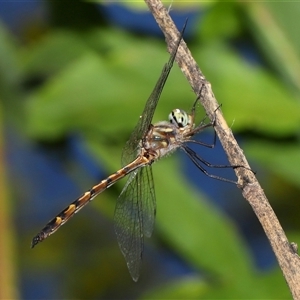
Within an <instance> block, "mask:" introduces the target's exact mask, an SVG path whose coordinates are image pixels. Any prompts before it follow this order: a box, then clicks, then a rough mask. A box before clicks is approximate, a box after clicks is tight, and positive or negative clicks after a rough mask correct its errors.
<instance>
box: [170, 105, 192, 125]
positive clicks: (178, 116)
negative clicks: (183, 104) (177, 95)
mask: <svg viewBox="0 0 300 300" xmlns="http://www.w3.org/2000/svg"><path fill="white" fill-rule="evenodd" d="M169 121H170V123H171V124H174V125H175V126H177V127H178V128H184V127H186V126H190V125H191V124H192V118H191V116H190V115H188V114H187V113H186V112H185V111H184V110H182V109H178V108H176V109H173V110H172V112H171V113H170V114H169Z"/></svg>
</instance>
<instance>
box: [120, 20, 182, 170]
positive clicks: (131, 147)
mask: <svg viewBox="0 0 300 300" xmlns="http://www.w3.org/2000/svg"><path fill="white" fill-rule="evenodd" d="M185 26H186V24H185V25H184V27H183V29H182V31H181V33H180V36H179V39H178V41H177V42H176V45H175V47H174V49H173V51H172V53H171V55H170V58H169V61H168V62H167V63H166V64H165V65H164V67H163V69H162V72H161V74H160V77H159V79H158V81H157V82H156V85H155V87H154V89H153V91H152V93H151V94H150V97H149V98H148V100H147V102H146V105H145V107H144V110H143V113H142V115H141V117H140V119H139V121H138V123H137V125H136V126H135V128H134V130H133V132H132V133H131V135H130V138H129V140H128V141H127V143H126V144H125V146H124V149H123V153H122V165H123V166H125V165H127V164H128V163H130V162H131V161H132V160H133V159H135V158H136V155H137V149H138V146H139V142H140V140H141V139H142V138H143V137H144V136H145V133H146V131H147V130H148V129H149V125H150V123H151V121H152V118H153V115H154V112H155V109H156V106H157V103H158V100H159V98H160V95H161V93H162V90H163V88H164V86H165V83H166V81H167V78H168V76H169V73H170V71H171V69H172V66H173V63H174V60H175V57H176V54H177V50H178V47H179V45H180V42H181V39H182V36H183V33H184V29H185Z"/></svg>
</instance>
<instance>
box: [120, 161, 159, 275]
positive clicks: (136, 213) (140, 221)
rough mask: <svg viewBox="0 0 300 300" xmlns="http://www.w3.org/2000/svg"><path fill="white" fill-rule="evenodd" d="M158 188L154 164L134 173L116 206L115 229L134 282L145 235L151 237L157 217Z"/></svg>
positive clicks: (138, 268) (139, 264)
mask: <svg viewBox="0 0 300 300" xmlns="http://www.w3.org/2000/svg"><path fill="white" fill-rule="evenodd" d="M155 203H156V202H155V191H154V183H153V178H152V169H151V166H146V167H143V168H140V169H139V170H138V171H136V172H134V173H131V175H130V176H129V178H128V181H127V183H126V185H125V187H124V189H123V191H122V193H121V195H120V196H119V198H118V200H117V204H116V209H115V231H116V235H117V239H118V243H119V246H120V249H121V251H122V253H123V255H124V257H125V260H126V263H127V267H128V269H129V272H130V274H131V277H132V278H133V280H134V281H137V280H138V278H139V273H140V266H141V259H142V253H143V244H144V235H145V236H147V237H150V236H151V234H152V231H153V226H154V220H155V211H156V204H155Z"/></svg>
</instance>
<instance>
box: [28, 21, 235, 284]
mask: <svg viewBox="0 0 300 300" xmlns="http://www.w3.org/2000/svg"><path fill="white" fill-rule="evenodd" d="M185 26H186V23H185V25H184V27H183V29H182V31H181V32H180V35H179V37H178V40H177V42H176V43H175V47H174V48H173V50H172V52H171V55H170V58H169V60H168V62H167V63H166V64H165V65H164V67H163V70H162V72H161V75H160V77H159V79H158V81H157V83H156V85H155V87H154V89H153V91H152V93H151V94H150V96H149V98H148V100H147V102H146V105H145V107H144V110H143V113H142V115H141V117H140V119H139V121H138V123H137V125H136V127H135V128H134V130H133V132H132V134H131V136H130V138H129V140H128V141H127V143H126V144H125V147H124V149H123V153H122V164H123V166H124V167H122V168H121V169H119V170H118V171H117V172H115V173H113V174H111V175H110V176H108V177H107V178H106V179H104V180H102V181H101V182H100V183H98V184H96V185H95V186H93V187H92V188H91V189H90V190H89V191H87V192H85V193H84V194H83V195H82V196H80V197H79V198H77V199H76V200H75V201H73V202H72V203H71V204H70V205H69V206H68V207H66V208H65V209H64V210H63V211H61V212H60V213H59V214H58V215H57V216H56V217H55V218H53V219H52V220H51V221H50V222H48V224H47V225H46V226H45V227H44V228H43V229H42V230H41V231H40V232H39V233H38V234H37V235H36V236H35V237H34V238H33V240H32V243H31V248H33V247H34V246H36V245H37V244H38V243H40V242H42V241H43V240H45V239H46V238H47V237H49V236H50V235H51V234H53V233H54V232H56V231H57V230H58V229H59V228H60V227H61V226H62V225H63V224H65V223H66V222H67V221H68V220H69V219H70V218H71V217H72V216H73V215H75V214H76V213H77V212H79V211H80V210H81V209H82V208H83V207H84V206H85V205H87V204H88V203H89V202H90V201H92V200H93V199H94V198H95V197H96V196H97V195H99V194H100V193H102V192H103V191H105V190H106V189H108V188H109V187H111V186H112V185H113V184H115V183H116V182H117V181H119V180H120V179H121V178H123V177H125V176H127V175H128V176H129V178H128V179H127V182H126V184H125V186H124V188H123V190H122V192H121V194H120V196H119V197H118V199H117V202H116V207H115V215H114V224H115V232H116V235H117V240H118V244H119V247H120V249H121V252H122V253H123V255H124V257H125V260H126V263H127V267H128V270H129V273H130V274H131V277H132V279H133V280H134V281H137V280H138V278H139V274H140V268H141V261H142V253H143V247H144V236H146V237H150V236H151V234H152V232H153V227H154V221H155V214H156V200H155V190H154V183H153V175H152V164H153V163H154V162H156V161H157V160H159V159H161V158H162V157H164V156H166V155H168V154H170V153H172V152H174V151H175V150H176V149H178V148H181V149H182V150H184V152H185V153H186V154H187V155H188V156H189V157H190V158H191V160H192V162H193V163H194V164H195V165H196V166H197V167H198V168H199V169H200V170H201V171H202V172H203V173H204V174H206V175H207V176H209V177H212V178H215V179H219V180H223V181H227V182H231V183H236V182H234V181H231V180H229V179H226V178H223V177H218V176H216V175H213V174H210V173H208V172H207V170H206V169H205V168H204V167H203V166H202V165H203V164H204V165H206V166H208V167H220V168H233V166H228V165H212V164H210V163H209V162H207V161H205V160H204V159H203V158H202V157H200V156H199V155H198V154H197V153H196V152H195V151H194V150H192V149H191V148H190V147H188V146H187V143H197V144H200V145H203V146H206V147H211V148H212V147H213V146H214V145H213V144H212V145H209V144H205V143H202V142H199V141H196V140H193V136H194V135H195V134H197V133H199V132H201V131H202V130H204V129H205V128H207V127H211V126H214V124H215V118H214V120H212V121H211V122H209V123H206V124H205V122H204V121H202V122H201V123H200V124H199V125H198V126H195V124H194V121H195V108H196V103H197V102H198V100H199V97H200V96H198V97H197V99H196V101H195V102H194V105H193V107H192V111H191V113H190V114H188V113H186V112H185V111H184V110H181V109H174V110H173V111H172V112H171V113H170V114H169V121H161V122H158V123H155V124H151V121H152V118H153V115H154V112H155V109H156V106H157V103H158V100H159V98H160V96H161V93H162V90H163V88H164V85H165V83H166V80H167V78H168V76H169V73H170V71H171V69H172V66H173V63H174V60H175V57H176V54H177V50H178V48H179V45H180V43H181V41H182V39H183V33H184V30H185ZM199 95H201V92H200V93H199ZM215 139H216V135H215V138H214V143H215Z"/></svg>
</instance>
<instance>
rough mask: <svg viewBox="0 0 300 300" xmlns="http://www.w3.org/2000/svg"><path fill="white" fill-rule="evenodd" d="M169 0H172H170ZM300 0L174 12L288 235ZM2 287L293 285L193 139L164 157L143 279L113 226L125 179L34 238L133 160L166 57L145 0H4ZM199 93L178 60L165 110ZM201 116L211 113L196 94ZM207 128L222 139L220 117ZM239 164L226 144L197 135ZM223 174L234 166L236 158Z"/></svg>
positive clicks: (163, 292)
mask: <svg viewBox="0 0 300 300" xmlns="http://www.w3.org/2000/svg"><path fill="white" fill-rule="evenodd" d="M165 4H166V6H167V7H168V6H169V5H170V2H167V1H166V2H165ZM299 14H300V3H295V2H293V3H292V2H291V3H278V2H264V3H254V2H253V3H249V2H247V3H246V2H242V1H237V2H235V1H232V2H230V3H222V2H217V1H216V2H203V3H202V2H200V1H199V2H188V1H181V2H180V3H177V2H176V1H173V2H172V7H171V16H172V17H173V19H174V21H175V23H176V25H177V27H178V28H179V29H181V28H182V26H183V24H184V21H185V19H186V18H187V17H188V18H189V22H188V25H187V29H186V32H185V36H184V39H185V41H186V42H187V44H188V46H189V48H190V50H191V52H192V54H193V56H194V58H195V59H196V61H197V62H198V64H199V66H200V68H201V70H202V71H203V73H204V75H205V76H206V78H207V80H209V81H210V82H211V84H212V87H213V91H214V93H215V95H216V98H217V99H218V101H219V102H220V103H222V111H223V113H224V116H225V118H226V120H227V122H228V124H229V125H230V126H231V128H232V130H233V132H234V134H235V135H236V137H237V139H238V141H239V143H240V145H241V147H242V148H243V150H244V152H245V154H246V157H247V158H248V160H249V162H250V165H251V167H252V169H253V170H255V171H256V172H257V177H258V179H259V181H260V183H261V185H262V187H263V188H264V190H265V192H266V194H267V197H268V199H269V201H270V202H271V205H272V206H273V208H274V210H275V212H276V214H277V216H278V218H279V220H280V222H281V224H282V226H283V228H284V229H285V231H286V234H287V236H288V238H289V240H290V241H293V242H296V243H297V242H298V243H299V241H300V235H299V231H300V222H299V216H300V212H299V198H298V197H299V196H300V191H299V187H300V171H299V161H300V143H299V129H300V101H299V100H300V97H299V90H300V60H299V58H300V57H299V52H300V37H299V32H298V28H299ZM0 21H1V22H0V44H1V47H0V99H1V102H0V116H1V153H2V155H1V159H2V163H1V173H0V175H1V177H0V178H1V180H0V184H1V188H0V191H1V209H0V220H1V222H0V238H1V250H0V266H1V274H0V280H1V282H0V298H1V299H18V298H19V299H59V298H64V299H71V298H72V299H74V298H77V299H125V298H126V299H140V298H144V299H174V298H176V299H200V298H201V299H202V298H205V299H217V298H220V299H225V298H231V299H233V298H239V299H242V298H247V299H255V298H256V299H262V298H268V299H271V298H276V299H280V298H281V299H283V298H284V299H287V298H289V297H290V293H289V290H288V287H287V285H286V283H285V280H284V278H283V276H282V273H281V271H280V269H279V267H278V265H277V262H276V259H275V257H274V254H273V252H272V250H271V248H270V246H269V242H268V240H267V239H266V237H265V234H264V232H263V231H262V229H261V226H260V224H259V223H258V221H257V219H256V216H255V215H254V213H253V211H252V210H251V207H250V206H249V205H248V203H247V202H246V201H245V200H244V199H243V198H242V196H241V193H240V190H239V189H238V188H237V187H236V186H234V185H232V184H229V183H225V182H220V181H216V180H213V179H211V178H207V177H206V176H205V175H204V174H202V173H201V172H200V171H199V170H198V169H196V168H195V167H194V166H193V165H192V163H191V162H190V161H189V159H188V158H187V157H186V156H185V155H184V153H180V151H178V153H175V154H174V155H172V156H170V157H167V158H166V159H164V160H162V161H160V162H158V163H156V164H154V165H153V172H154V180H155V187H156V198H157V218H156V226H155V229H154V234H153V236H152V237H151V239H146V240H145V250H144V254H143V266H142V271H141V276H140V279H139V281H138V283H134V282H133V281H132V279H131V277H130V275H129V273H128V270H127V267H126V263H125V260H124V258H123V256H122V254H121V252H120V250H119V248H118V244H117V240H116V236H115V234H114V227H113V214H114V206H115V202H116V199H117V197H118V195H119V194H120V192H121V190H122V187H123V186H124V183H125V181H124V180H122V181H121V182H119V183H117V184H116V185H115V186H113V187H111V188H110V189H109V190H107V191H105V192H104V193H103V194H101V195H100V196H98V198H96V199H95V200H94V201H93V202H92V203H91V204H89V205H88V206H87V207H86V208H84V209H83V210H82V211H81V212H80V213H79V214H77V215H76V217H74V218H73V219H72V220H70V221H69V222H68V223H67V224H66V225H65V226H63V227H62V228H61V229H59V230H58V232H57V233H55V234H54V235H53V236H51V237H50V238H49V239H47V240H45V241H44V242H43V243H41V244H39V245H37V247H36V248H34V249H30V243H31V239H32V238H33V236H35V235H36V234H37V233H38V232H39V231H40V229H42V228H43V226H44V225H45V224H46V223H47V221H49V220H50V219H52V218H53V217H55V215H56V214H57V213H58V212H60V211H61V210H62V209H63V208H64V207H65V206H67V205H68V204H69V203H70V202H71V201H73V200H75V199H76V198H77V197H78V196H80V195H81V194H82V193H83V192H84V191H86V190H87V189H89V188H90V187H91V186H93V185H95V184H96V183H98V182H99V181H101V180H102V179H104V178H105V177H106V176H108V175H110V174H111V173H113V172H115V171H116V170H118V169H119V168H120V166H121V162H120V161H121V159H120V158H121V153H122V148H123V145H124V144H125V142H126V140H127V139H128V137H129V136H130V132H131V131H132V130H133V128H134V126H135V124H136V123H137V121H138V118H139V116H140V114H141V112H142V110H143V107H144V105H145V103H146V100H147V98H148V96H149V95H150V93H151V91H152V89H153V87H154V85H155V83H156V80H157V79H158V77H159V75H160V72H161V70H162V67H163V65H164V63H165V62H167V60H168V58H169V54H168V52H167V50H166V44H165V42H164V39H163V36H162V34H161V32H160V30H159V28H158V26H157V24H156V23H155V21H154V19H153V17H152V15H151V14H150V13H149V12H148V8H147V7H146V5H145V3H144V2H143V1H136V2H125V1H124V2H109V1H107V2H105V1H76V0H73V1H72V3H71V2H69V1H46V0H45V1H42V0H41V1H19V2H13V1H5V2H1V4H0ZM195 98H196V96H195V95H194V94H193V93H192V90H191V88H190V86H189V85H188V82H187V81H186V80H185V78H184V76H183V75H182V74H181V72H180V70H179V68H178V67H177V65H176V64H175V65H174V67H173V70H172V72H171V74H170V77H169V80H168V82H167V84H166V86H165V89H164V91H163V94H162V97H161V99H160V102H159V103H158V107H157V110H156V113H155V116H154V122H157V121H159V120H166V119H167V117H168V114H169V112H170V111H171V110H172V109H174V108H177V107H178V108H181V109H184V110H186V111H189V110H190V109H191V107H192V105H193V103H194V100H195ZM197 113H198V119H199V120H201V118H203V117H204V116H205V112H204V111H203V109H202V108H201V107H200V106H199V107H198V110H197ZM199 139H200V140H202V141H206V142H209V141H212V140H213V132H212V131H211V130H207V132H203V133H202V134H201V135H200V136H199ZM195 149H196V150H197V152H198V153H199V155H201V156H202V157H203V158H205V159H206V160H208V161H209V162H211V163H213V164H227V163H228V162H227V160H226V156H225V155H224V153H223V151H222V149H221V147H220V145H219V143H218V142H217V147H216V148H215V149H213V150H211V149H206V148H204V147H199V146H198V147H196V148H195ZM209 171H210V172H211V173H213V174H216V175H220V176H223V177H226V178H231V179H233V180H235V176H234V173H233V172H232V171H227V172H223V171H222V172H221V170H218V169H211V170H209Z"/></svg>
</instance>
